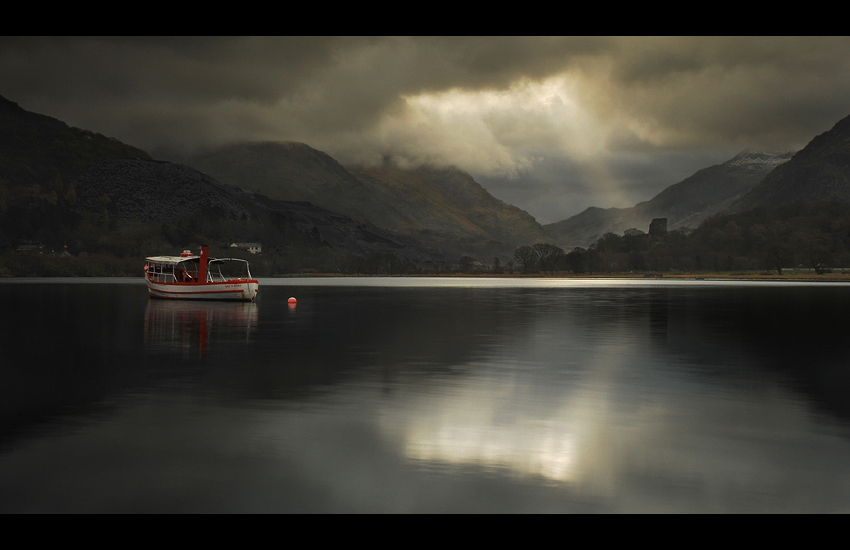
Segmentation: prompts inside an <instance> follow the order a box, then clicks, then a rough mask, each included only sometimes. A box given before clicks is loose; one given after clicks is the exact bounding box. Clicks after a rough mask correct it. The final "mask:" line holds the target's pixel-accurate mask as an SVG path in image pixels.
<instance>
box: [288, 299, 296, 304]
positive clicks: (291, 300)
mask: <svg viewBox="0 0 850 550" xmlns="http://www.w3.org/2000/svg"><path fill="white" fill-rule="evenodd" d="M288 301H289V303H290V304H294V303H296V302H297V300H296V299H295V298H290V299H289V300H288Z"/></svg>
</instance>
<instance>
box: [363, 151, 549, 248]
mask: <svg viewBox="0 0 850 550" xmlns="http://www.w3.org/2000/svg"><path fill="white" fill-rule="evenodd" d="M351 173H352V174H354V175H355V176H356V177H357V179H358V180H360V181H361V182H362V183H363V184H364V186H367V187H368V188H369V189H370V190H371V192H370V203H371V205H370V208H369V211H370V213H371V218H370V219H371V220H372V221H374V223H376V224H378V225H381V226H383V227H389V228H392V229H393V230H395V231H399V232H402V233H405V234H407V235H412V236H414V237H416V238H417V239H418V240H420V241H422V242H423V243H427V244H429V245H431V246H434V247H437V248H439V249H442V250H446V251H451V252H453V253H454V254H455V255H459V254H470V255H473V256H478V257H481V258H482V259H485V260H489V259H491V258H492V257H493V256H496V255H503V256H505V257H509V258H512V257H513V250H514V249H515V248H516V247H517V246H520V245H524V244H534V243H537V242H551V239H550V238H549V236H548V234H547V233H546V232H545V230H544V229H543V227H542V226H541V225H540V224H538V223H537V221H536V220H535V219H534V218H533V217H532V216H531V215H530V214H528V213H527V212H525V211H524V210H521V209H519V208H517V207H515V206H511V205H509V204H506V203H504V202H502V201H500V200H498V199H496V198H495V197H493V196H492V195H491V194H490V193H488V192H487V191H486V190H485V189H484V188H483V187H481V185H479V184H478V183H477V182H476V181H475V180H474V179H473V178H472V176H470V175H469V174H467V173H466V172H463V171H462V170H458V169H457V168H434V167H419V168H415V169H409V170H405V169H401V168H398V167H397V166H395V165H393V164H390V163H385V164H384V165H383V166H380V167H372V168H365V167H357V168H352V169H351Z"/></svg>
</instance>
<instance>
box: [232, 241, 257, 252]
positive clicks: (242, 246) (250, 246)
mask: <svg viewBox="0 0 850 550" xmlns="http://www.w3.org/2000/svg"><path fill="white" fill-rule="evenodd" d="M230 248H238V249H239V250H247V251H248V252H250V253H251V254H259V253H260V252H262V251H263V245H261V244H260V243H231V244H230Z"/></svg>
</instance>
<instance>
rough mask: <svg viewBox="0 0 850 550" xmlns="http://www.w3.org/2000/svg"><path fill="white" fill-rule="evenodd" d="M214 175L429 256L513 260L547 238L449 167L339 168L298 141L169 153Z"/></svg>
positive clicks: (513, 209) (521, 213) (535, 225)
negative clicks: (401, 241)
mask: <svg viewBox="0 0 850 550" xmlns="http://www.w3.org/2000/svg"><path fill="white" fill-rule="evenodd" d="M169 158H172V159H173V160H176V161H177V160H179V161H180V162H183V163H185V164H188V165H191V166H193V167H195V168H197V169H199V170H201V171H203V172H207V173H209V174H211V175H212V176H213V177H215V178H217V179H218V180H220V181H222V182H225V183H227V184H231V185H235V186H238V187H240V188H242V189H246V190H250V191H254V192H258V193H262V194H265V195H267V196H269V197H270V198H273V199H277V200H286V201H307V202H310V203H312V204H315V205H317V206H320V207H322V208H325V209H327V210H330V211H333V212H338V213H340V214H344V215H346V216H349V217H351V218H355V219H359V220H362V221H363V222H366V221H367V220H368V222H371V223H372V224H374V225H375V226H378V227H381V228H383V229H385V230H388V231H392V232H395V233H401V234H404V235H407V236H409V237H412V238H414V239H416V240H417V241H420V242H422V243H423V244H424V245H426V246H428V247H430V248H432V249H433V251H434V253H437V254H447V255H449V256H458V257H460V255H465V254H468V255H472V256H477V257H480V258H482V259H485V260H487V259H490V258H491V257H492V256H496V255H502V256H505V257H512V256H513V250H514V248H515V247H516V246H517V245H519V244H530V243H535V242H541V241H545V242H549V241H551V239H550V238H549V236H548V234H547V233H546V232H545V230H543V228H542V227H541V226H540V224H538V223H537V222H536V221H535V220H534V218H532V217H531V216H530V215H529V214H528V213H526V212H524V211H523V210H520V209H519V208H516V207H513V206H510V205H508V204H505V203H503V202H502V201H499V200H497V199H496V198H494V197H493V196H492V195H490V194H489V193H487V191H486V190H485V189H484V188H482V187H481V186H480V185H479V184H478V183H477V182H475V180H474V179H473V178H472V177H471V176H470V175H469V174H466V173H465V172H462V171H460V170H457V169H453V168H445V169H437V168H427V167H423V168H418V169H413V170H403V169H400V168H398V167H396V166H394V165H392V164H390V163H387V164H385V165H383V166H381V167H376V168H363V167H355V168H351V169H346V168H345V167H343V166H342V165H340V164H339V163H338V162H337V161H335V160H334V159H333V158H331V157H330V156H329V155H327V154H325V153H322V152H321V151H317V150H315V149H313V148H311V147H309V146H307V145H305V144H302V143H292V142H288V143H249V144H239V145H231V146H226V147H222V148H219V149H215V150H211V151H204V152H201V153H196V154H192V155H180V156H178V155H170V157H169Z"/></svg>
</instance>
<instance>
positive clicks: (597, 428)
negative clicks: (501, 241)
mask: <svg viewBox="0 0 850 550" xmlns="http://www.w3.org/2000/svg"><path fill="white" fill-rule="evenodd" d="M290 296H294V297H296V298H297V300H298V301H297V304H296V305H295V306H291V305H289V304H287V299H288V298H289V297H290ZM0 312H2V315H0V350H2V359H0V397H2V400H0V512H4V513H14V512H95V513H102V512H118V513H122V512H145V513H147V512H154V513H159V512H161V513H180V512H225V513H229V512H306V513H312V512H366V513H369V512H390V513H395V512H398V513H406V512H496V513H501V512H508V513H513V512H554V513H561V512H625V513H632V512H634V513H647V512H650V513H651V512H662V513H677V512H681V513H689V512H719V513H732V512H848V511H850V429H848V428H850V399H849V398H850V340H848V338H847V334H848V333H849V332H850V331H848V329H850V285H848V284H843V283H824V284H817V283H791V282H782V281H764V282H755V281H742V282H735V281H710V280H709V281H693V280H691V281H687V280H677V281H672V280H668V281H665V280H655V279H633V280H615V279H609V280H603V279H594V280H576V279H507V278H506V279H474V278H469V279H465V278H420V277H409V278H408V277H400V278H390V277H361V278H299V279H295V278H293V279H261V280H260V293H259V297H258V299H257V301H256V302H255V303H247V304H243V303H203V302H199V303H181V302H171V301H162V300H151V299H149V298H148V294H147V289H146V288H145V285H144V282H143V281H142V280H141V279H26V280H22V279H15V280H11V279H10V280H2V281H0Z"/></svg>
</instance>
